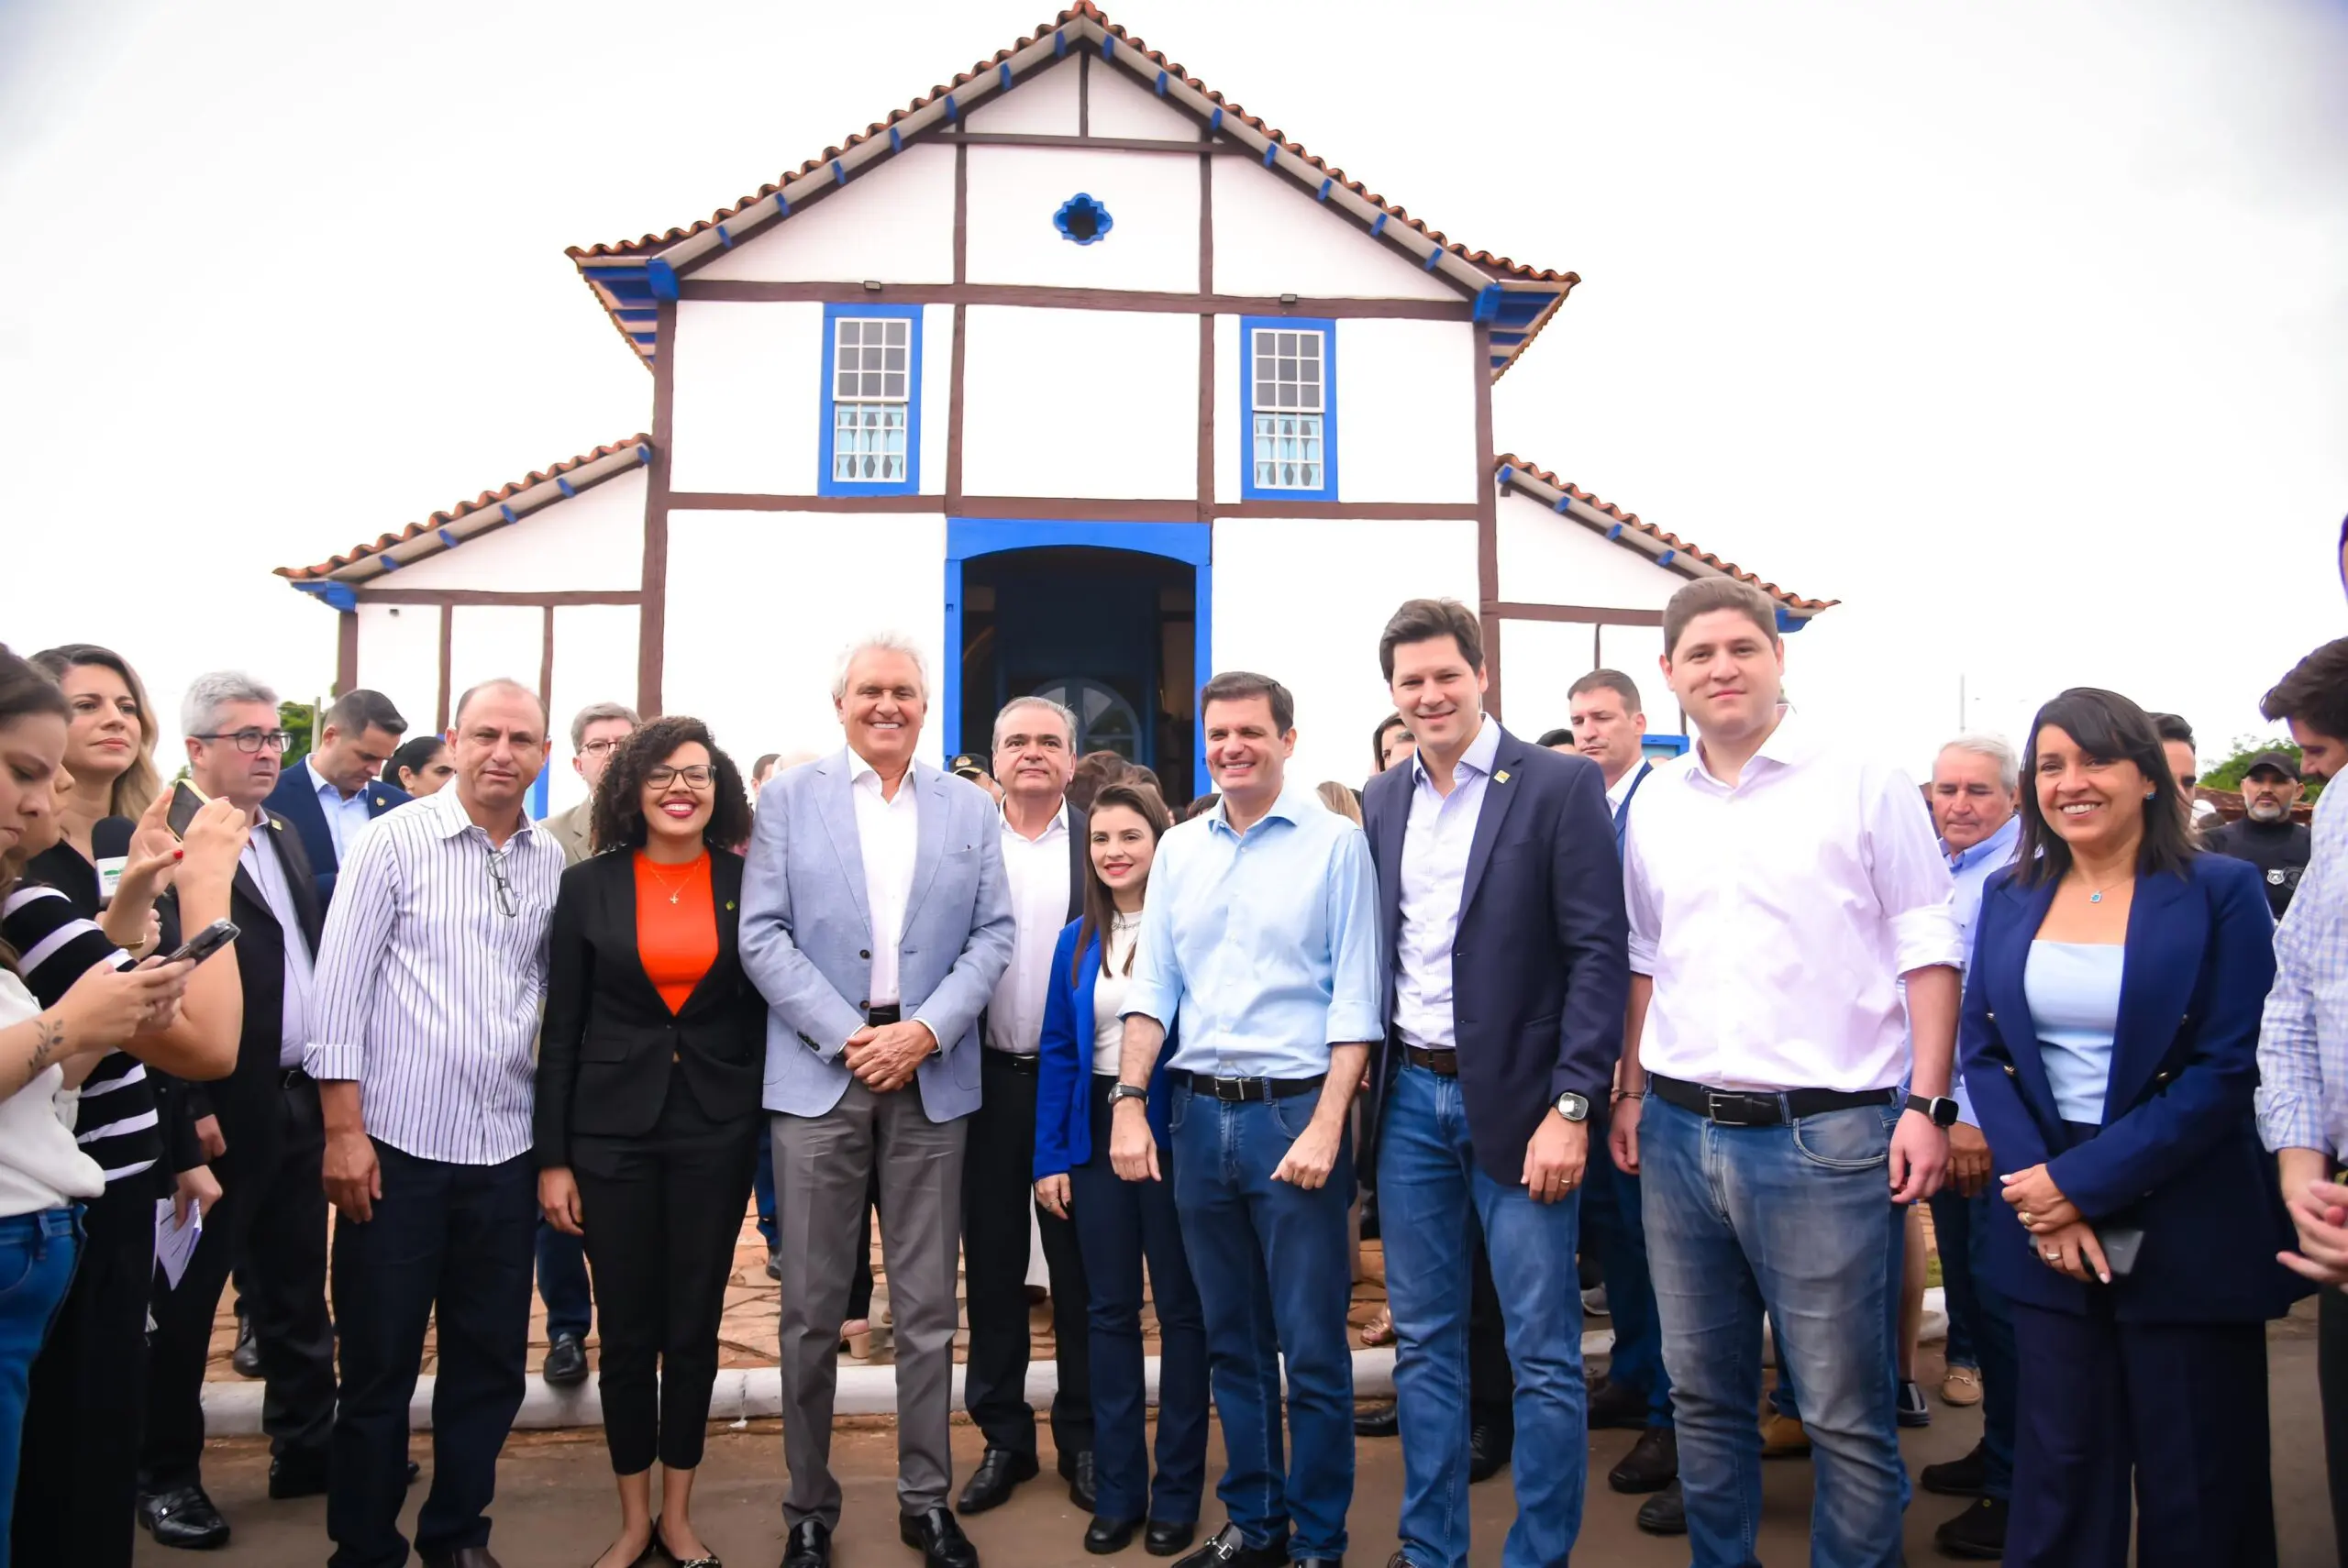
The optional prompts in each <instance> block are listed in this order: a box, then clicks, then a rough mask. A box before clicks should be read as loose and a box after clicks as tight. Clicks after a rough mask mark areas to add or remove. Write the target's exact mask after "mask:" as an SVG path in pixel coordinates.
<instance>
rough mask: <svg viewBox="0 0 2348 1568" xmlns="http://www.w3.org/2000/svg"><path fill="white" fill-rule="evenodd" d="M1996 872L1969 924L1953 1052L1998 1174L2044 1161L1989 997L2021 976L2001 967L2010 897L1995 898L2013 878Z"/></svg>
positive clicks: (2042, 1139)
mask: <svg viewBox="0 0 2348 1568" xmlns="http://www.w3.org/2000/svg"><path fill="white" fill-rule="evenodd" d="M2011 875H2012V874H2011V873H2010V872H2007V871H1999V872H1997V873H1995V874H1993V875H1992V876H1991V877H1990V878H1989V886H1988V890H1987V892H1985V894H1984V896H1983V898H1982V900H1981V913H1980V914H1979V916H1978V917H1977V918H1976V919H1975V921H1974V922H1973V963H1972V966H1971V967H1969V968H1968V969H1967V970H1966V984H1965V1002H1964V1006H1963V1007H1962V1008H1961V1009H1960V1010H1959V1011H1958V1014H1957V1026H1956V1038H1957V1051H1958V1054H1959V1055H1962V1056H1963V1057H1964V1059H1965V1088H1966V1093H1967V1094H1968V1095H1970V1096H1971V1097H1972V1099H1973V1110H1974V1114H1975V1115H1977V1116H1978V1117H1979V1118H1980V1119H1981V1123H1980V1124H1981V1135H1982V1136H1983V1137H1985V1138H1987V1139H1988V1142H1989V1153H1990V1156H1991V1159H1992V1161H1993V1162H1994V1163H1995V1165H1996V1167H1997V1169H1998V1170H1999V1172H2000V1173H2001V1174H2002V1173H2010V1172H2013V1171H2026V1170H2028V1169H2030V1167H2031V1166H2032V1165H2044V1164H2045V1163H2046V1139H2045V1136H2044V1134H2043V1133H2042V1132H2040V1131H2039V1128H2038V1123H2037V1121H2035V1120H2033V1119H2032V1116H2031V1114H2030V1108H2029V1107H2028V1106H2026V1105H2024V1104H2023V1103H2022V1098H2021V1090H2020V1089H2019V1088H2016V1087H2015V1085H2014V1066H2013V1062H2014V1057H2013V1053H2012V1052H2011V1051H2010V1050H2008V1049H2007V1048H2006V1043H2005V1041H2004V1039H2003V1038H2002V1037H2001V1036H2000V1035H1999V1032H1998V1023H1997V1019H1996V1018H1995V1016H1994V1015H1993V1014H1992V1013H1991V1011H1990V1009H1989V996H1990V993H1991V992H1992V991H1994V990H1998V989H2000V988H2002V987H2003V986H2004V985H2006V984H2009V983H2010V984H2015V985H2019V984H2020V983H2021V976H2019V975H2012V976H2009V975H2006V974H2004V973H2002V972H2001V971H2000V970H1999V967H1998V966H1999V965H2000V964H2001V963H2003V962H2004V945H2003V943H2002V938H2003V936H2004V934H2005V933H2004V932H2003V930H2002V926H2003V924H2004V922H2006V920H2007V919H2008V912H2009V911H2010V910H2011V909H2012V907H2013V906H2012V902H2011V900H2006V899H2001V898H1997V897H1995V896H1993V895H1994V894H1995V892H1996V890H1997V889H1998V888H1999V886H2000V885H2002V884H2003V883H2004V882H2005V881H2006V880H2007V879H2009V878H2010V877H2011Z"/></svg>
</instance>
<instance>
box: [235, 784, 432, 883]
mask: <svg viewBox="0 0 2348 1568" xmlns="http://www.w3.org/2000/svg"><path fill="white" fill-rule="evenodd" d="M304 760H305V759H304V758H301V757H296V758H294V760H293V761H292V762H289V763H287V764H286V765H285V771H284V772H282V773H281V774H279V775H278V776H277V787H276V788H275V789H273V790H271V791H270V792H269V799H268V800H267V801H263V802H262V804H264V805H266V806H267V807H268V808H269V810H270V812H271V814H272V815H279V814H282V817H283V819H284V822H285V824H286V826H287V827H289V828H291V829H292V830H293V832H294V833H295V834H299V835H300V836H301V840H302V847H303V848H304V849H305V850H306V851H307V852H308V854H309V857H310V865H311V866H312V867H315V869H314V871H313V872H312V877H313V878H314V883H315V886H316V891H317V895H318V904H319V907H320V908H324V907H325V906H326V905H327V904H329V903H332V902H333V901H334V883H335V878H337V877H338V876H340V875H341V874H342V866H341V863H340V862H338V860H337V859H336V858H335V853H334V830H333V829H331V828H329V827H327V814H326V812H325V809H324V808H322V807H321V806H320V805H319V804H318V797H317V796H316V793H315V792H313V791H312V790H311V788H310V770H309V769H308V768H307V767H303V766H302V764H303V761H304ZM413 799H414V797H413V796H411V795H410V794H409V793H408V792H407V791H406V790H403V789H401V788H400V787H399V786H398V785H396V784H385V783H383V782H382V781H381V780H378V779H370V780H369V781H368V784H367V820H368V821H370V822H372V821H374V820H375V819H376V818H377V817H380V816H382V814H383V813H384V812H389V811H394V810H396V809H397V808H399V807H401V806H404V805H406V804H407V803H408V801H411V800H413Z"/></svg>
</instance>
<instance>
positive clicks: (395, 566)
mask: <svg viewBox="0 0 2348 1568" xmlns="http://www.w3.org/2000/svg"><path fill="white" fill-rule="evenodd" d="M375 558H376V559H377V560H379V561H381V562H382V563H383V569H384V570H385V571H397V570H399V569H400V563H399V562H398V561H396V560H393V558H392V557H391V555H390V554H389V553H388V552H379V553H378V554H377V555H376V557H375Z"/></svg>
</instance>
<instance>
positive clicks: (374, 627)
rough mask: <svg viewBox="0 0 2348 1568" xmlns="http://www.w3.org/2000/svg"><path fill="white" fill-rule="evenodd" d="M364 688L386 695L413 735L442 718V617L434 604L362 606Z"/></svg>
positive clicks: (361, 669)
mask: <svg viewBox="0 0 2348 1568" xmlns="http://www.w3.org/2000/svg"><path fill="white" fill-rule="evenodd" d="M358 613H359V684H360V685H361V686H363V687H366V688H368V689H370V690H375V691H381V692H382V694H383V695H384V696H386V697H389V698H390V699H391V700H392V705H393V707H395V708H397V709H398V710H399V711H400V716H401V717H403V718H404V719H405V720H407V727H408V733H409V734H424V733H425V732H426V731H427V730H430V729H431V728H432V727H433V725H434V724H435V723H436V722H437V719H438V717H439V712H438V704H439V694H440V612H439V611H438V610H437V609H436V608H434V607H433V606H431V605H428V604H370V603H368V602H366V601H365V600H364V599H363V598H362V599H361V600H360V603H359V612H358Z"/></svg>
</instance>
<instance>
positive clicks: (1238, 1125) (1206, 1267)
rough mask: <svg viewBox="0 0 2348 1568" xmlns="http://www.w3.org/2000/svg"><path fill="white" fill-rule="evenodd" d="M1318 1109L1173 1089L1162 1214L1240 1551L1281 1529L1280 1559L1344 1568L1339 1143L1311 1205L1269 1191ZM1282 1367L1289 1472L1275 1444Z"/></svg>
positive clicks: (1349, 1416)
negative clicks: (1217, 1424)
mask: <svg viewBox="0 0 2348 1568" xmlns="http://www.w3.org/2000/svg"><path fill="white" fill-rule="evenodd" d="M1319 1100H1320V1096H1319V1094H1318V1093H1317V1092H1315V1093H1311V1094H1301V1095H1294V1096H1291V1097H1290V1098H1289V1099H1275V1100H1253V1101H1246V1102H1237V1101H1231V1102H1226V1101H1223V1100H1218V1099H1215V1098H1214V1097H1213V1095H1211V1094H1207V1095H1202V1094H1198V1093H1195V1092H1193V1091H1192V1090H1191V1089H1190V1088H1174V1089H1173V1090H1172V1091H1171V1097H1170V1100H1169V1104H1168V1128H1169V1130H1170V1132H1171V1135H1172V1141H1173V1152H1174V1207H1175V1210H1176V1212H1177V1213H1179V1214H1180V1216H1181V1220H1182V1246H1183V1250H1184V1251H1185V1252H1186V1253H1189V1255H1190V1259H1191V1277H1192V1278H1194V1279H1195V1280H1197V1282H1198V1286H1199V1304H1200V1306H1201V1308H1202V1309H1203V1310H1204V1313H1205V1316H1206V1328H1207V1367H1208V1373H1209V1378H1210V1381H1211V1382H1212V1384H1213V1388H1214V1405H1215V1413H1216V1414H1217V1415H1218V1416H1220V1417H1221V1418H1222V1421H1223V1444H1224V1455H1225V1463H1224V1474H1223V1480H1222V1482H1221V1484H1220V1485H1217V1486H1216V1487H1215V1495H1216V1496H1219V1497H1221V1498H1222V1499H1223V1503H1224V1507H1225V1508H1226V1509H1227V1510H1228V1511H1229V1513H1230V1515H1231V1520H1232V1522H1233V1523H1234V1524H1235V1525H1237V1526H1238V1527H1239V1533H1240V1535H1241V1537H1242V1539H1244V1540H1246V1544H1247V1545H1249V1546H1251V1547H1261V1546H1267V1545H1269V1544H1271V1543H1273V1542H1275V1541H1277V1540H1279V1539H1280V1537H1281V1535H1282V1534H1283V1533H1284V1532H1285V1531H1287V1530H1288V1529H1290V1527H1291V1526H1292V1527H1293V1529H1294V1532H1295V1533H1294V1535H1293V1537H1292V1538H1291V1540H1290V1551H1291V1553H1292V1555H1294V1556H1297V1557H1342V1556H1344V1555H1345V1551H1346V1509H1347V1508H1349V1507H1352V1506H1353V1499H1354V1364H1353V1354H1352V1352H1351V1349H1350V1348H1349V1347H1348V1345H1347V1344H1346V1306H1347V1304H1348V1303H1349V1302H1350V1300H1351V1298H1352V1295H1353V1264H1352V1260H1351V1257H1350V1255H1349V1253H1350V1251H1351V1249H1350V1245H1349V1242H1348V1240H1347V1236H1346V1206H1347V1205H1348V1204H1349V1203H1350V1202H1351V1201H1352V1198H1353V1192H1354V1155H1353V1138H1352V1134H1351V1133H1350V1132H1348V1133H1346V1135H1345V1136H1344V1137H1343V1139H1342V1140H1341V1141H1340V1142H1339V1143H1338V1145H1337V1161H1336V1165H1335V1166H1334V1167H1333V1168H1332V1169H1331V1170H1330V1172H1329V1179H1328V1180H1327V1181H1325V1182H1324V1183H1322V1185H1321V1186H1320V1187H1316V1188H1314V1189H1313V1190H1312V1191H1310V1192H1307V1191H1305V1190H1304V1189H1303V1188H1301V1187H1297V1186H1294V1185H1293V1184H1291V1183H1289V1182H1284V1181H1274V1180H1273V1179H1272V1172H1273V1171H1274V1170H1275V1169H1276V1168H1278V1166H1279V1163H1280V1160H1281V1158H1282V1157H1283V1156H1284V1155H1286V1154H1287V1153H1288V1150H1289V1145H1290V1143H1294V1142H1295V1141H1296V1139H1297V1137H1298V1135H1299V1134H1301V1132H1303V1131H1304V1129H1305V1127H1306V1125H1307V1124H1308V1123H1310V1122H1311V1121H1312V1108H1313V1107H1314V1106H1315V1105H1316V1104H1318V1103H1319ZM1388 1244H1389V1245H1391V1244H1392V1243H1391V1242H1389V1243H1388ZM1283 1362H1285V1363H1286V1366H1287V1372H1288V1425H1289V1432H1290V1437H1291V1438H1292V1439H1293V1440H1294V1442H1295V1445H1296V1459H1295V1463H1293V1464H1292V1465H1291V1464H1289V1463H1286V1462H1285V1461H1284V1459H1283V1456H1282V1449H1281V1439H1280V1372H1281V1366H1282V1363H1283Z"/></svg>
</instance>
